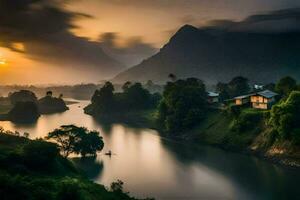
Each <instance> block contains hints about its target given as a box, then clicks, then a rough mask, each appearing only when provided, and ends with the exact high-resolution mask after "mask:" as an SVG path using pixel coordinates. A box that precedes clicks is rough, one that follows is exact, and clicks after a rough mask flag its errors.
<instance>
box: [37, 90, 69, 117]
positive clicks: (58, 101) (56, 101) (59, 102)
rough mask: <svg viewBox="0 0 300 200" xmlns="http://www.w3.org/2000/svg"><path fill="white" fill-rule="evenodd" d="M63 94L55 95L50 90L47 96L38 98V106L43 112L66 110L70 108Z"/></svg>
mask: <svg viewBox="0 0 300 200" xmlns="http://www.w3.org/2000/svg"><path fill="white" fill-rule="evenodd" d="M62 97H63V95H62V94H60V95H59V97H53V95H52V91H48V92H47V93H46V96H45V97H43V98H41V99H39V100H38V107H39V111H40V113H41V114H49V113H58V112H64V111H66V110H68V109H69V108H68V107H67V106H66V103H65V101H64V100H63V99H62Z"/></svg>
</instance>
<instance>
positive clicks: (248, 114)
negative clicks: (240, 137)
mask: <svg viewBox="0 0 300 200" xmlns="http://www.w3.org/2000/svg"><path fill="white" fill-rule="evenodd" d="M262 119H263V113H262V112H260V111H256V110H253V111H244V112H241V114H240V115H239V116H238V117H237V118H236V119H235V120H234V124H233V125H232V130H233V131H235V132H237V133H244V132H247V131H248V130H251V129H255V128H256V127H258V126H259V124H260V122H261V120H262Z"/></svg>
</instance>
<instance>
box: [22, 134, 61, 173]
mask: <svg viewBox="0 0 300 200" xmlns="http://www.w3.org/2000/svg"><path fill="white" fill-rule="evenodd" d="M23 155H24V160H25V163H26V165H28V166H30V167H32V168H35V169H40V168H47V167H49V165H51V164H53V163H54V160H55V159H56V158H57V157H58V155H59V149H58V147H57V145H56V144H54V143H49V142H46V141H43V140H40V139H39V140H33V141H29V143H28V144H26V145H25V146H24V147H23Z"/></svg>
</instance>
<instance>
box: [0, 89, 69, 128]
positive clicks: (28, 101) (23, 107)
mask: <svg viewBox="0 0 300 200" xmlns="http://www.w3.org/2000/svg"><path fill="white" fill-rule="evenodd" d="M62 97H63V95H62V94H60V95H59V97H53V94H52V91H47V92H46V96H45V97H42V98H40V99H38V98H37V97H36V95H35V93H33V92H31V91H29V90H20V91H16V92H13V93H10V94H9V95H8V97H1V101H0V107H3V109H0V111H1V112H0V120H2V121H12V122H16V123H32V122H35V121H36V120H37V119H38V118H39V117H40V115H41V114H52V113H59V112H64V111H66V110H68V109H69V108H68V107H67V105H66V103H65V101H64V100H63V98H62ZM2 105H3V106H2Z"/></svg>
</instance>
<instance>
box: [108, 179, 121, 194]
mask: <svg viewBox="0 0 300 200" xmlns="http://www.w3.org/2000/svg"><path fill="white" fill-rule="evenodd" d="M123 185H124V183H123V181H121V180H117V181H116V182H112V183H111V184H110V190H111V191H113V192H122V191H123Z"/></svg>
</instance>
